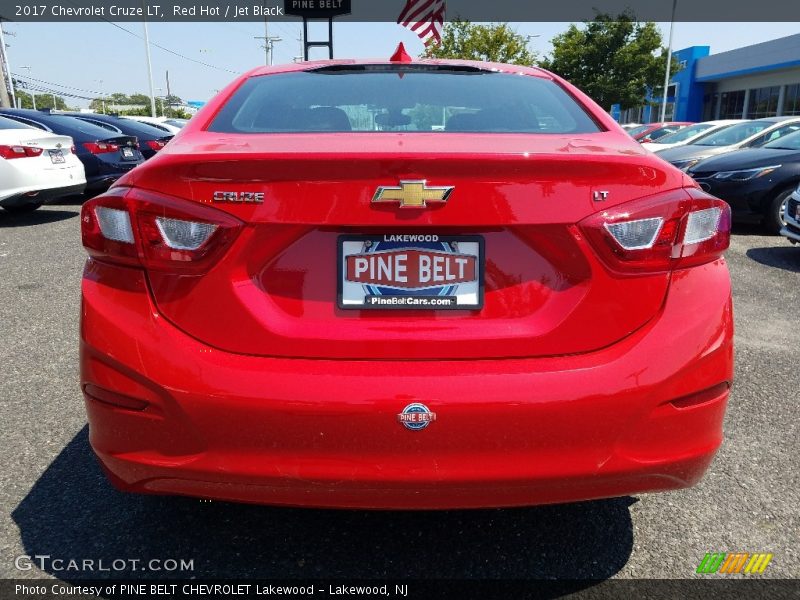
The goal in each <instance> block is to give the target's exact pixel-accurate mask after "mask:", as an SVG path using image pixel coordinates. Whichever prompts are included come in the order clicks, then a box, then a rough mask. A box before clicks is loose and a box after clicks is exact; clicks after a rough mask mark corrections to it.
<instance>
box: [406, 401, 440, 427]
mask: <svg viewBox="0 0 800 600" xmlns="http://www.w3.org/2000/svg"><path fill="white" fill-rule="evenodd" d="M397 420H398V421H399V422H400V423H401V424H402V425H403V426H404V427H405V428H406V429H410V430H411V431H420V430H422V429H425V428H426V427H427V426H428V425H430V424H431V423H432V422H433V421H435V420H436V413H435V412H432V411H431V410H430V409H429V408H428V407H427V406H425V405H424V404H420V403H419V402H413V403H412V404H409V405H408V406H406V407H405V408H404V409H403V412H401V413H400V414H399V415H397Z"/></svg>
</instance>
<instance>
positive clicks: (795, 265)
mask: <svg viewBox="0 0 800 600" xmlns="http://www.w3.org/2000/svg"><path fill="white" fill-rule="evenodd" d="M745 254H747V257H748V258H751V259H752V260H754V261H756V262H757V263H761V264H762V265H766V266H768V267H777V268H778V269H783V270H785V271H791V272H793V273H800V246H794V245H791V244H789V242H787V243H786V246H779V247H774V246H773V247H766V248H750V249H749V250H748V251H747V252H746V253H745Z"/></svg>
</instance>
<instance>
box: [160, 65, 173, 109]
mask: <svg viewBox="0 0 800 600" xmlns="http://www.w3.org/2000/svg"><path fill="white" fill-rule="evenodd" d="M170 96H172V93H171V92H170V91H169V71H167V106H169V105H170V104H169V98H170ZM162 112H164V111H162ZM164 116H165V117H166V116H167V113H166V112H164Z"/></svg>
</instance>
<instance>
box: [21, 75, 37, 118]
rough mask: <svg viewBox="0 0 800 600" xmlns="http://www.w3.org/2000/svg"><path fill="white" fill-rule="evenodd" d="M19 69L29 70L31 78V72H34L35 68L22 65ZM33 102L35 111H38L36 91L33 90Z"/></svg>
mask: <svg viewBox="0 0 800 600" xmlns="http://www.w3.org/2000/svg"><path fill="white" fill-rule="evenodd" d="M19 68H20V69H27V70H28V77H29V78H30V76H31V71H32V70H33V67H31V66H29V65H20V66H19ZM31 101H32V102H33V110H36V90H33V89H31Z"/></svg>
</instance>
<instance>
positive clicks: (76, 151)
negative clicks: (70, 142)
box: [69, 146, 78, 154]
mask: <svg viewBox="0 0 800 600" xmlns="http://www.w3.org/2000/svg"><path fill="white" fill-rule="evenodd" d="M69 151H70V152H72V153H73V154H77V153H78V148H76V147H75V146H70V148H69Z"/></svg>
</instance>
